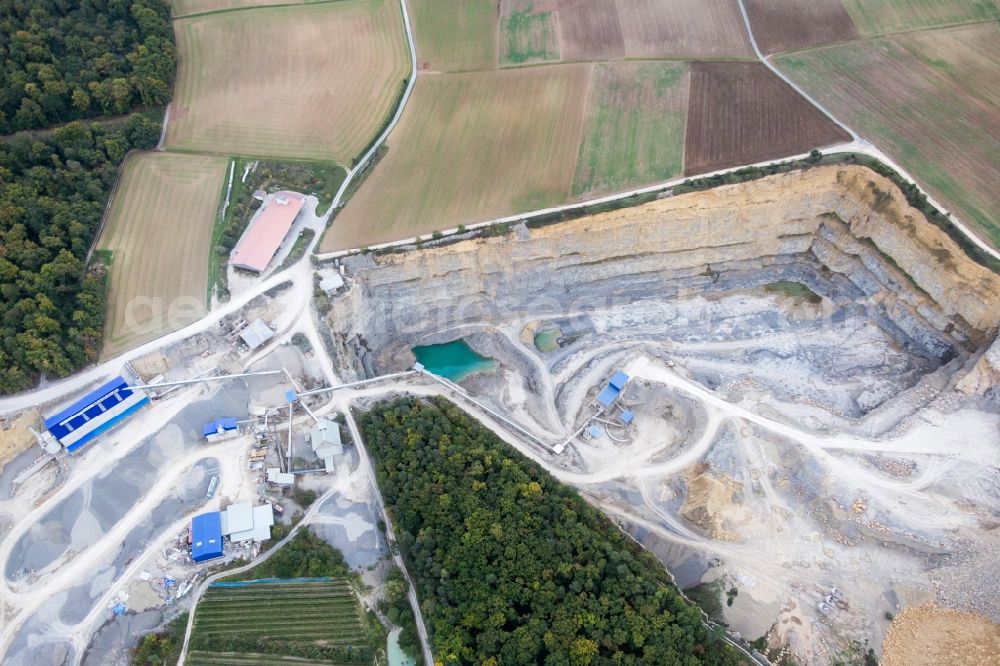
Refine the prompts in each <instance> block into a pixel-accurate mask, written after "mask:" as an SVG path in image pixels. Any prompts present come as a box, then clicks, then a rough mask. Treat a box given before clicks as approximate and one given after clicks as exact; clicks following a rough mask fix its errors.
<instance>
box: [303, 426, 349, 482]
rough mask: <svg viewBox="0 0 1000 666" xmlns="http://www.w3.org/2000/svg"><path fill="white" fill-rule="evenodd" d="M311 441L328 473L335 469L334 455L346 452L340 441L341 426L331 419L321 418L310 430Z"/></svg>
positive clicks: (314, 450)
mask: <svg viewBox="0 0 1000 666" xmlns="http://www.w3.org/2000/svg"><path fill="white" fill-rule="evenodd" d="M309 441H310V443H311V444H312V450H313V452H314V453H315V454H316V457H318V458H320V459H321V460H322V461H323V464H324V465H325V466H326V471H327V473H328V474H332V473H333V470H334V466H333V457H334V456H339V455H340V454H341V453H343V452H344V445H343V443H341V441H340V426H339V425H337V424H336V423H335V422H334V421H330V420H329V419H321V420H320V421H319V422H317V423H316V425H314V426H313V429H312V430H311V431H310V432H309Z"/></svg>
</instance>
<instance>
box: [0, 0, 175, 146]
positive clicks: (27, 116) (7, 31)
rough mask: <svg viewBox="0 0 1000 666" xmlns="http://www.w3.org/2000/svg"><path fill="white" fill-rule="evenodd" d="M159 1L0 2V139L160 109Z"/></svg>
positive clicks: (166, 34)
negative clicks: (101, 117)
mask: <svg viewBox="0 0 1000 666" xmlns="http://www.w3.org/2000/svg"><path fill="white" fill-rule="evenodd" d="M174 61H175V54H174V42H173V27H172V26H171V24H170V7H169V5H168V4H167V2H166V0H132V1H130V0H82V1H80V2H69V1H67V0H7V1H5V2H2V3H0V62H2V63H3V65H2V68H0V134H9V133H11V132H17V131H20V130H26V129H37V128H40V127H47V126H50V125H56V124H61V123H66V122H69V121H71V120H78V119H81V118H92V117H94V116H99V115H121V114H124V113H126V112H128V111H130V110H132V109H135V108H137V107H139V106H145V107H154V106H163V105H165V104H166V103H167V101H168V100H169V98H170V84H171V82H172V81H173V76H174Z"/></svg>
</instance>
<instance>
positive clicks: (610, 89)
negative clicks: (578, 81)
mask: <svg viewBox="0 0 1000 666" xmlns="http://www.w3.org/2000/svg"><path fill="white" fill-rule="evenodd" d="M687 99H688V68H687V65H685V64H680V63H617V64H605V65H598V66H597V68H596V70H595V72H594V81H593V88H592V90H591V93H590V102H589V108H588V111H587V123H586V125H585V129H584V137H583V141H582V142H581V144H580V155H579V158H578V160H577V165H576V176H575V178H574V180H573V195H574V196H581V195H585V194H595V193H606V192H612V191H615V190H621V189H624V188H626V187H629V186H638V185H645V184H648V183H651V182H655V181H658V180H666V179H667V178H669V177H671V176H676V175H678V174H680V173H681V171H682V169H683V157H684V126H685V118H686V112H687Z"/></svg>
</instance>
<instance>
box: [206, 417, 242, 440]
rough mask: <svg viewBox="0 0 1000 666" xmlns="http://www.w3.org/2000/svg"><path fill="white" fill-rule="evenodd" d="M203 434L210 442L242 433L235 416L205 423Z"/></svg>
mask: <svg viewBox="0 0 1000 666" xmlns="http://www.w3.org/2000/svg"><path fill="white" fill-rule="evenodd" d="M201 434H202V437H204V438H205V439H207V440H208V441H209V442H217V441H219V440H221V439H229V438H230V437H236V436H237V435H239V434H240V430H239V426H237V424H236V418H235V417H224V418H218V419H215V420H214V421H212V422H211V423H206V424H205V425H203V426H202V427H201Z"/></svg>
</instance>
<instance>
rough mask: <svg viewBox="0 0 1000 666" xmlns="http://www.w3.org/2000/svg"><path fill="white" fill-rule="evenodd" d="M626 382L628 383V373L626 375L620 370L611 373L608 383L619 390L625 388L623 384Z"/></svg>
mask: <svg viewBox="0 0 1000 666" xmlns="http://www.w3.org/2000/svg"><path fill="white" fill-rule="evenodd" d="M627 383H628V375H626V374H625V373H624V372H622V371H621V370H619V371H618V372H616V373H615V374H613V375H611V380H610V381H609V382H608V384H610V385H611V386H614V387H615V388H616V389H618V390H619V391H623V390H625V384H627Z"/></svg>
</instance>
